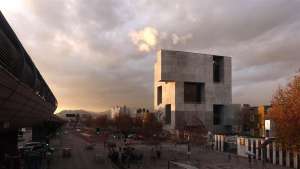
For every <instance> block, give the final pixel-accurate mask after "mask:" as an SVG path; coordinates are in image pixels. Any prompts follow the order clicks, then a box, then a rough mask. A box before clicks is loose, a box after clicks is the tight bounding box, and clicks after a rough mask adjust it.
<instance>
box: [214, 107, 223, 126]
mask: <svg viewBox="0 0 300 169" xmlns="http://www.w3.org/2000/svg"><path fill="white" fill-rule="evenodd" d="M223 109H224V105H218V104H217V105H216V104H215V105H214V107H213V112H214V125H221V124H222V117H223V111H224V110H223Z"/></svg>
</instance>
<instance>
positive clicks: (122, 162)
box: [108, 144, 143, 167]
mask: <svg viewBox="0 0 300 169" xmlns="http://www.w3.org/2000/svg"><path fill="white" fill-rule="evenodd" d="M108 157H109V158H110V160H111V161H112V162H113V163H114V164H116V165H118V166H120V167H122V166H128V167H129V166H130V164H132V163H137V162H139V161H142V160H143V154H141V153H137V152H136V150H135V148H133V147H130V146H125V147H117V146H116V145H115V144H111V145H109V147H108Z"/></svg>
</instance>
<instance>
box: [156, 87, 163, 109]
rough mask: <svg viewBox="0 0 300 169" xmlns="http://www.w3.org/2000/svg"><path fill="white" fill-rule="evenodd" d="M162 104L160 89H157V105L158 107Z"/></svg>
mask: <svg viewBox="0 0 300 169" xmlns="http://www.w3.org/2000/svg"><path fill="white" fill-rule="evenodd" d="M161 103H162V87H161V86H158V87H157V105H160V104H161Z"/></svg>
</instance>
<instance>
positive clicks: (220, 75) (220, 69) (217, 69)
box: [213, 56, 224, 83]
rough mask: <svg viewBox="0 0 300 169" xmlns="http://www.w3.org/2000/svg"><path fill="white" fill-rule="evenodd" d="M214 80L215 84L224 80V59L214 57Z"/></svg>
mask: <svg viewBox="0 0 300 169" xmlns="http://www.w3.org/2000/svg"><path fill="white" fill-rule="evenodd" d="M213 76H214V77H213V79H214V82H215V83H219V82H222V81H223V80H224V57H223V56H213Z"/></svg>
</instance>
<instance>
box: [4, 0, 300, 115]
mask: <svg viewBox="0 0 300 169" xmlns="http://www.w3.org/2000/svg"><path fill="white" fill-rule="evenodd" d="M0 9H1V11H2V13H3V14H4V15H5V17H6V18H7V20H8V21H9V23H10V24H11V26H12V27H13V29H14V30H15V32H16V33H17V35H18V37H19V38H20V40H21V41H22V43H23V45H24V46H25V48H26V49H27V51H28V53H29V54H30V55H31V57H32V59H33V60H34V62H35V64H36V66H37V67H38V68H39V70H40V72H41V73H42V75H43V76H44V78H45V79H46V81H47V82H48V84H49V86H50V87H51V89H52V91H53V92H54V94H55V96H56V97H57V99H58V102H59V108H58V111H59V110H62V109H79V108H80V109H87V110H92V111H103V110H106V109H108V108H110V107H112V106H114V105H124V104H126V105H128V106H134V107H137V106H145V107H149V108H151V107H152V104H153V99H152V98H153V94H152V93H153V87H152V86H153V64H154V62H155V53H156V51H157V50H158V49H160V48H167V49H176V50H185V51H192V52H202V53H210V54H219V55H226V56H231V57H232V60H233V102H234V103H250V104H254V105H257V104H267V103H269V101H270V99H271V97H272V94H273V92H274V90H276V89H277V88H278V86H279V85H284V84H285V83H286V82H287V81H288V80H290V79H291V77H292V76H293V75H294V74H295V72H297V70H299V68H300V55H299V47H300V46H299V45H300V12H299V9H300V1H298V0H264V1H262V0H242V1H241V0H231V1H228V0H214V1H211V0H157V1H155V0H135V1H134V0H0Z"/></svg>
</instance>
